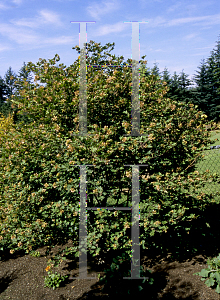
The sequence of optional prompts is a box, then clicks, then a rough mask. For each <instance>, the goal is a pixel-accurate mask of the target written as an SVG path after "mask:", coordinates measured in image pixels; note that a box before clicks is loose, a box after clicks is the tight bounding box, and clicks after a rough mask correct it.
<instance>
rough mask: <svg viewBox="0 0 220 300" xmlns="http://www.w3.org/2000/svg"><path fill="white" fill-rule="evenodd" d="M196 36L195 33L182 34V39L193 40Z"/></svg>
mask: <svg viewBox="0 0 220 300" xmlns="http://www.w3.org/2000/svg"><path fill="white" fill-rule="evenodd" d="M197 36H198V34H197V33H191V34H188V35H186V36H184V37H183V40H185V41H190V40H195V38H196V37H197Z"/></svg>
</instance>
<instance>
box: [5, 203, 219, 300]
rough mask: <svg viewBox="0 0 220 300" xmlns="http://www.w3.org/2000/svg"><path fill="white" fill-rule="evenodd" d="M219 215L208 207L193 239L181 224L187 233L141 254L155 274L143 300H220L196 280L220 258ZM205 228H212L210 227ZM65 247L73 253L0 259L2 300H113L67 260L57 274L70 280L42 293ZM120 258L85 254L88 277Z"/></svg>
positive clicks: (172, 234) (162, 238) (158, 240)
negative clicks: (210, 261) (53, 263)
mask: <svg viewBox="0 0 220 300" xmlns="http://www.w3.org/2000/svg"><path fill="white" fill-rule="evenodd" d="M219 213H220V205H219V204H213V205H210V206H209V207H207V208H206V209H205V211H204V212H203V213H202V217H201V218H198V219H196V220H193V221H191V225H192V226H191V228H192V229H191V230H190V232H189V233H187V232H186V231H185V230H184V227H187V226H188V224H185V223H181V226H182V228H183V229H181V230H180V231H179V232H178V234H177V231H175V230H173V229H171V230H169V231H168V232H167V233H163V234H156V236H155V237H152V238H150V240H149V241H150V245H151V246H149V249H144V250H143V249H142V248H141V253H140V254H141V256H140V257H141V265H142V266H143V267H144V269H145V268H146V269H148V270H151V271H152V277H153V278H154V284H153V286H151V288H146V289H144V290H143V291H142V294H140V296H139V299H161V300H162V299H163V300H164V299H169V300H172V299H188V300H189V299H198V300H217V299H220V295H219V294H217V293H216V291H215V287H207V286H206V285H205V283H204V282H203V281H201V277H200V276H198V275H193V273H195V272H200V271H201V270H202V269H204V268H206V267H207V265H206V261H207V258H208V257H210V258H213V257H216V256H217V255H218V253H220V233H219V228H220V218H219ZM206 223H208V224H209V226H210V227H207V225H206ZM154 244H155V245H154ZM66 246H70V247H71V246H72V241H71V240H69V241H68V243H65V244H64V245H55V246H54V248H51V252H50V253H49V254H47V255H46V250H47V246H44V247H40V248H38V249H37V250H38V251H39V252H40V254H41V256H40V257H32V256H30V255H29V254H25V253H23V252H21V253H19V254H12V255H11V254H10V253H9V251H8V252H7V253H6V252H5V253H1V255H0V256H1V261H0V300H6V299H10V300H32V299H33V300H43V299H45V300H58V299H59V300H60V299H63V300H64V299H65V300H68V299H69V300H73V299H78V300H83V299H111V290H109V291H108V292H104V291H102V287H103V285H101V284H100V283H99V280H98V278H97V279H77V278H74V276H78V275H79V272H78V267H79V265H78V258H77V259H76V258H68V259H67V260H65V261H63V262H62V263H61V265H60V266H59V267H58V268H54V269H56V271H57V272H58V273H59V274H61V275H66V274H68V275H69V277H68V278H67V280H66V281H65V282H63V283H62V284H61V286H60V287H59V288H56V289H55V290H53V289H51V288H48V287H44V276H46V275H47V272H46V271H45V268H46V267H47V261H48V259H49V258H51V257H52V256H53V255H54V254H56V253H57V252H58V250H59V249H64V248H65V247H66ZM162 246H163V249H166V250H165V252H164V253H162V250H161V248H160V247H162ZM195 249H197V250H195ZM120 253H122V252H121V251H113V250H112V251H111V250H110V251H109V252H106V254H103V255H102V256H101V258H100V257H95V258H94V257H92V256H91V255H90V254H89V253H87V256H88V260H87V261H88V275H92V276H95V277H97V275H98V273H101V275H103V274H104V272H103V271H104V269H105V268H107V267H109V266H110V264H111V262H112V258H113V257H116V255H119V254H120ZM100 259H101V260H102V261H104V262H103V263H102V264H100V263H99V262H100ZM127 284H129V280H128V283H127ZM118 288H120V282H119V283H118ZM126 298H127V297H126ZM127 299H128V298H127Z"/></svg>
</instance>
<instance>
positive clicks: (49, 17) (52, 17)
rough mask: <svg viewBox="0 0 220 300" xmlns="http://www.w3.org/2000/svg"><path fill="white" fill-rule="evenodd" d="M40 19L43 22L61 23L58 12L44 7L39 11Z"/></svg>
mask: <svg viewBox="0 0 220 300" xmlns="http://www.w3.org/2000/svg"><path fill="white" fill-rule="evenodd" d="M40 19H41V20H42V22H43V23H51V24H57V25H59V24H60V25H61V24H62V23H61V21H60V18H59V16H58V14H56V13H54V12H52V11H49V10H45V9H44V10H41V11H40Z"/></svg>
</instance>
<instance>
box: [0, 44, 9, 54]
mask: <svg viewBox="0 0 220 300" xmlns="http://www.w3.org/2000/svg"><path fill="white" fill-rule="evenodd" d="M10 49H11V47H8V46H3V45H0V52H1V51H5V50H10Z"/></svg>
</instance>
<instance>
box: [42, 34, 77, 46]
mask: <svg viewBox="0 0 220 300" xmlns="http://www.w3.org/2000/svg"><path fill="white" fill-rule="evenodd" d="M74 40H75V39H74V37H73V36H60V37H54V38H47V39H46V40H45V42H44V44H50V45H64V44H66V45H68V44H73V42H74Z"/></svg>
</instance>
